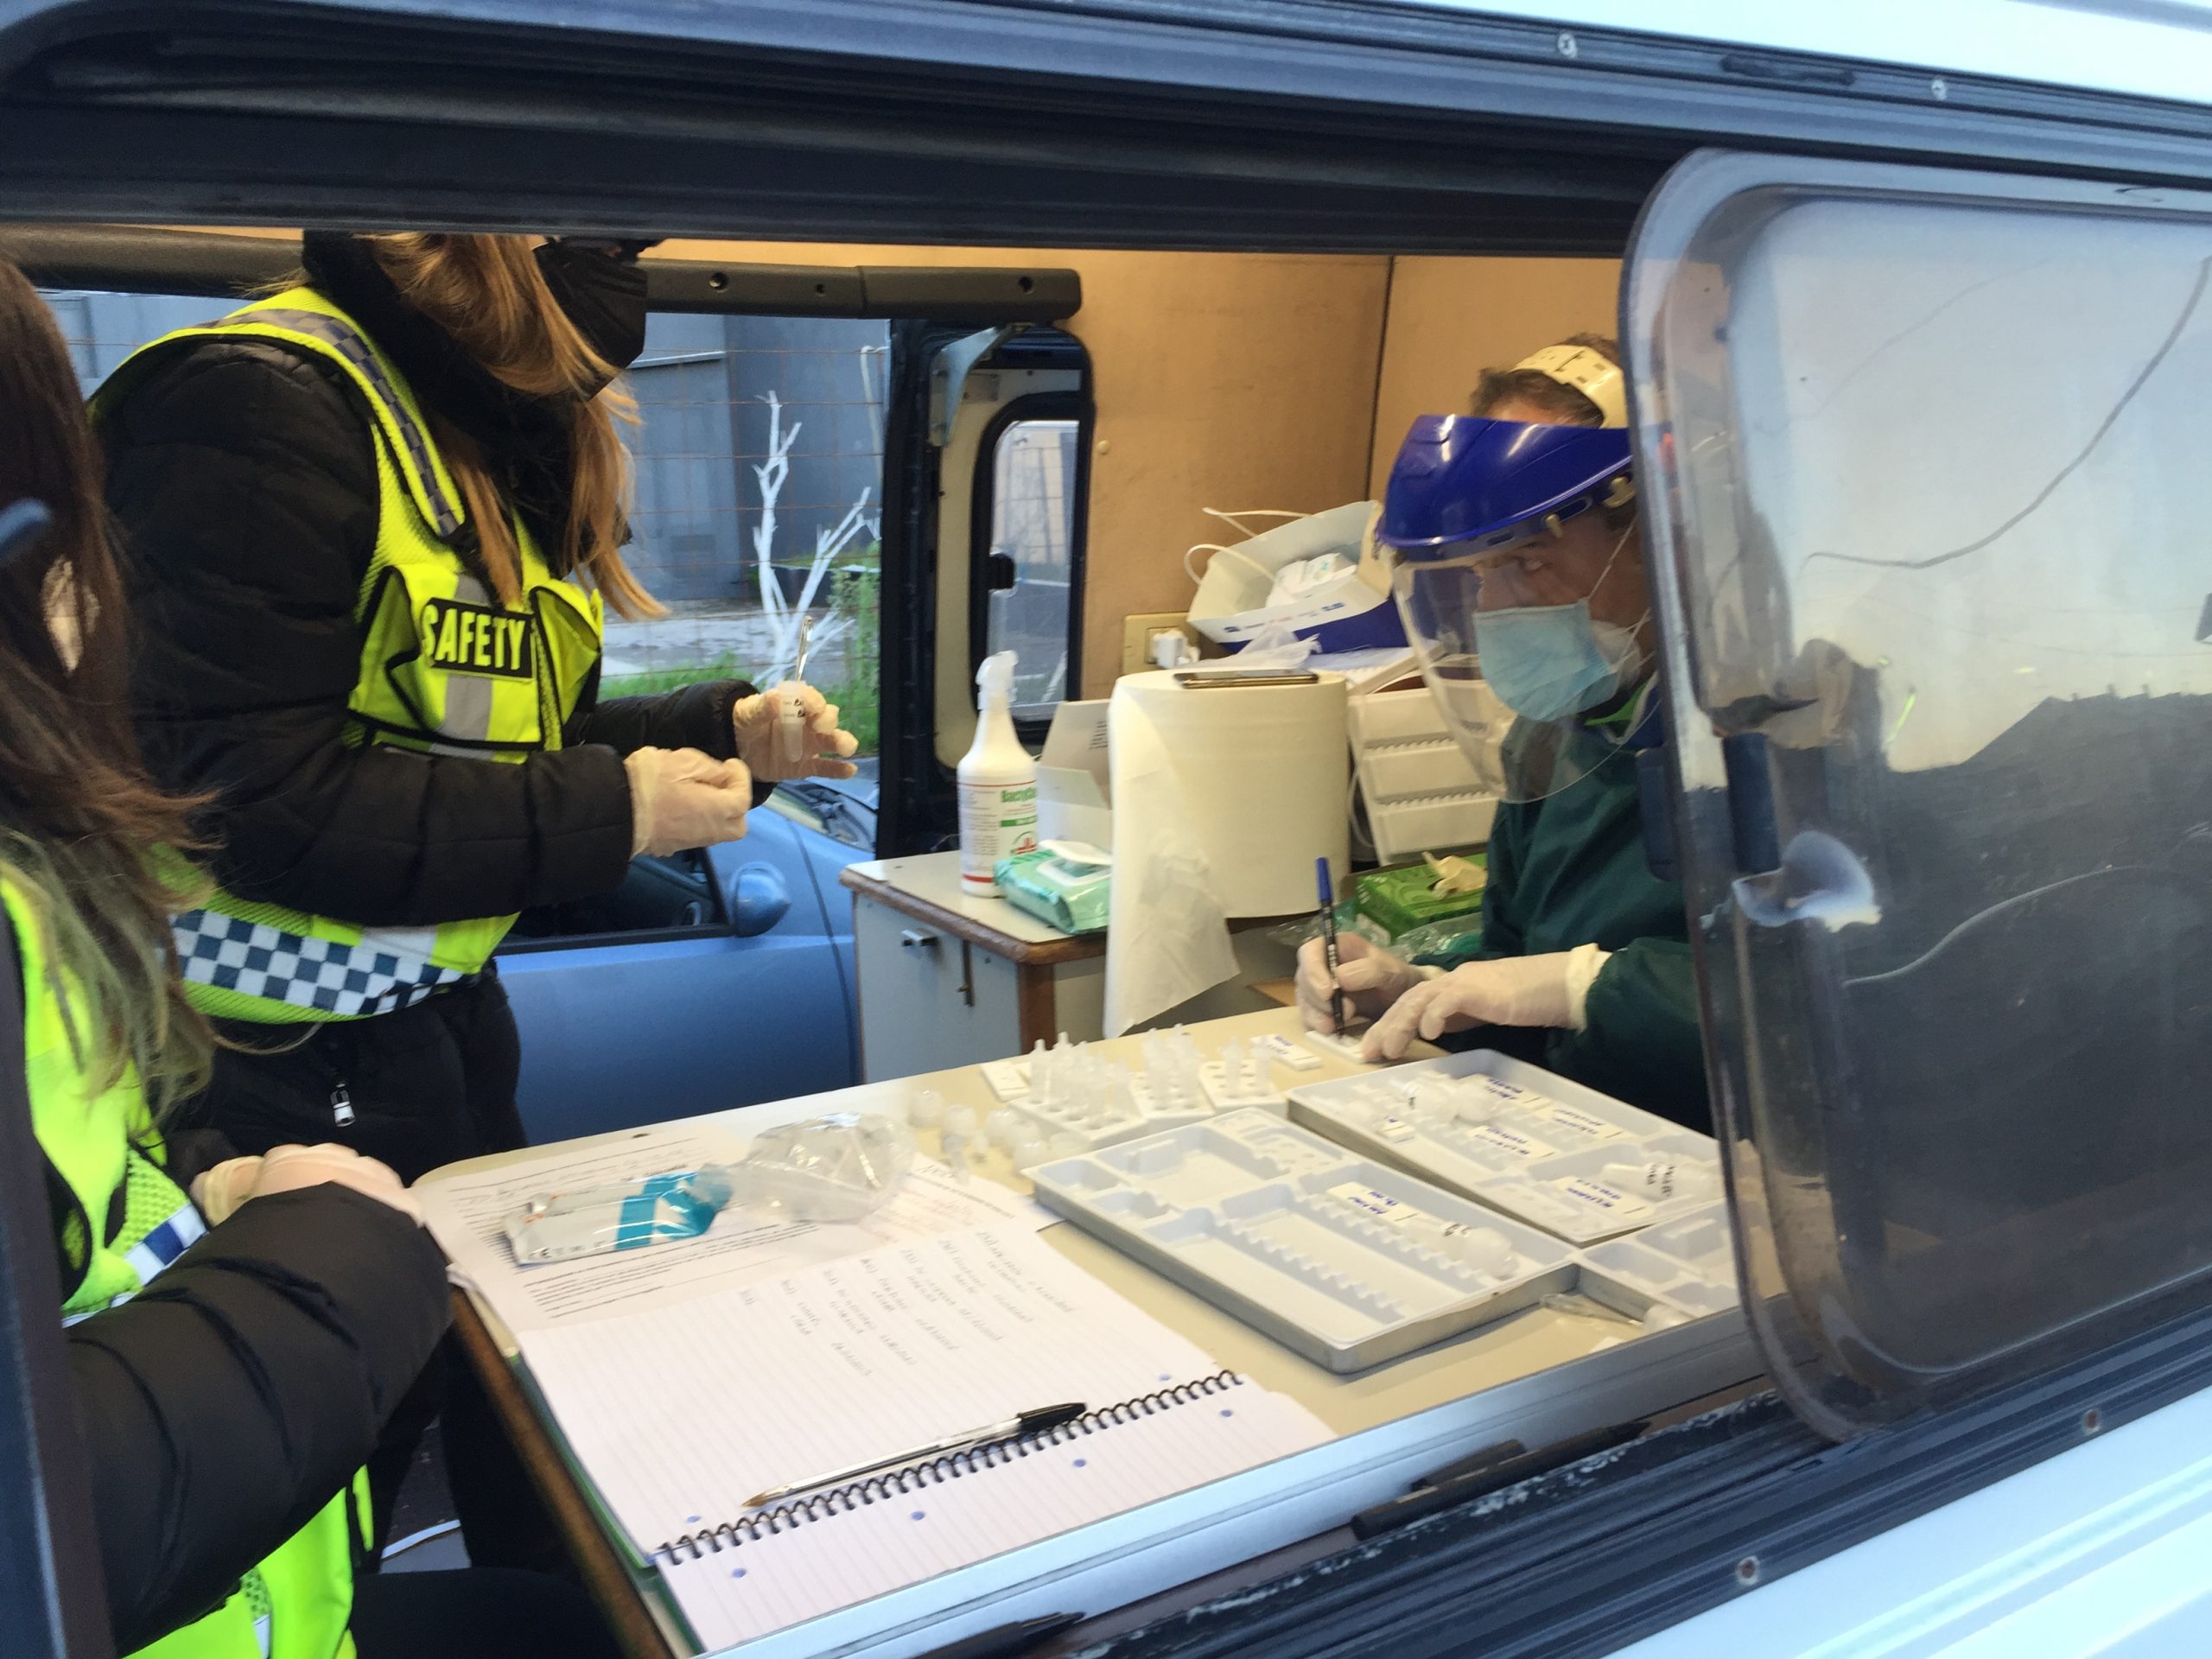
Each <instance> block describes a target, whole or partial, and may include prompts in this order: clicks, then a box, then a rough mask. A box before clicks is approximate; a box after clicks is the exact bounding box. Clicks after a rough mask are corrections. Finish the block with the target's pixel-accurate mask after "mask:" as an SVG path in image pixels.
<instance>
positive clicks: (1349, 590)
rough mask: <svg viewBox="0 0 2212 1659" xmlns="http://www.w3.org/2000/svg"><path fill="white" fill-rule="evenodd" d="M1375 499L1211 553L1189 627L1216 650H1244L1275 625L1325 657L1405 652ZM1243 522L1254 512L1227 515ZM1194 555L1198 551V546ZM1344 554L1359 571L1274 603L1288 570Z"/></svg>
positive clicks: (1313, 516)
mask: <svg viewBox="0 0 2212 1659" xmlns="http://www.w3.org/2000/svg"><path fill="white" fill-rule="evenodd" d="M1375 514H1376V505H1375V503H1374V502H1372V501H1353V502H1350V503H1347V504H1346V505H1344V506H1341V507H1332V508H1331V509H1330V510H1329V511H1328V512H1316V513H1311V514H1309V515H1307V516H1306V518H1294V519H1292V520H1291V521H1290V522H1289V523H1288V524H1278V525H1276V526H1275V527H1274V529H1272V530H1266V531H1261V532H1260V533H1259V534H1258V535H1256V536H1254V537H1251V538H1249V540H1246V541H1242V542H1239V543H1236V545H1235V546H1233V547H1217V548H1214V549H1212V550H1211V558H1210V559H1209V561H1208V563H1207V564H1206V569H1205V575H1204V576H1202V577H1201V578H1200V579H1199V582H1198V593H1197V594H1195V595H1193V596H1192V601H1191V609H1190V623H1191V626H1192V627H1194V628H1196V629H1197V630H1198V632H1200V633H1202V634H1204V635H1205V637H1206V638H1207V639H1211V640H1212V641H1213V642H1214V643H1215V644H1216V645H1226V646H1228V647H1229V649H1230V650H1231V651H1240V650H1242V649H1243V647H1244V646H1246V645H1249V644H1250V643H1251V642H1252V641H1253V640H1254V639H1256V638H1257V637H1258V636H1259V635H1260V634H1262V633H1264V632H1267V630H1268V629H1269V628H1274V627H1288V628H1289V629H1291V630H1292V632H1294V633H1296V634H1297V635H1298V636H1299V637H1300V638H1301V639H1312V640H1313V642H1314V644H1315V645H1316V646H1317V647H1318V648H1319V649H1320V650H1321V651H1324V652H1339V651H1366V650H1371V649H1373V648H1376V647H1377V646H1384V645H1395V646H1397V647H1399V648H1401V649H1402V648H1403V647H1404V645H1405V643H1406V630H1405V626H1404V624H1403V623H1402V622H1400V621H1399V620H1398V607H1397V601H1395V600H1394V599H1392V598H1391V597H1390V585H1389V579H1388V577H1387V576H1386V575H1384V574H1383V568H1382V565H1381V563H1379V562H1378V561H1377V560H1376V557H1375V554H1374V550H1373V546H1372V543H1370V541H1369V539H1368V533H1367V531H1368V526H1369V524H1371V523H1372V522H1373V521H1374V518H1375ZM1220 516H1221V517H1223V518H1228V519H1230V522H1231V523H1236V520H1237V518H1239V517H1251V516H1252V515H1250V514H1244V515H1234V514H1227V513H1224V514H1222V515H1220ZM1198 551H1199V549H1198V548H1193V549H1192V553H1197V552H1198ZM1324 553H1342V554H1344V555H1345V556H1348V557H1349V558H1351V559H1352V560H1353V561H1354V562H1355V563H1356V565H1357V568H1356V569H1351V570H1347V571H1345V572H1344V574H1343V575H1340V576H1338V577H1335V578H1334V579H1332V580H1331V581H1329V582H1324V583H1323V584H1322V585H1321V586H1320V587H1319V588H1315V589H1314V590H1313V592H1312V593H1310V594H1306V595H1305V596H1304V597H1302V598H1300V599H1296V600H1292V601H1288V602H1287V603H1284V604H1281V605H1270V604H1268V595H1269V594H1270V593H1271V592H1272V591H1273V589H1274V582H1275V575H1276V573H1277V572H1278V571H1280V570H1281V569H1282V568H1283V567H1284V566H1285V565H1290V564H1296V563H1300V561H1301V560H1305V559H1311V558H1317V557H1319V556H1321V555H1322V554H1324Z"/></svg>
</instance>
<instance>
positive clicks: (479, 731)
mask: <svg viewBox="0 0 2212 1659" xmlns="http://www.w3.org/2000/svg"><path fill="white" fill-rule="evenodd" d="M453 596H454V598H455V599H457V600H459V601H461V603H462V604H464V605H487V606H488V605H491V604H493V602H494V601H493V598H492V590H491V589H490V588H486V586H485V585H484V584H483V583H482V582H479V581H478V580H477V579H476V578H475V577H474V576H471V575H463V576H462V577H461V579H460V580H459V581H457V582H454V588H453ZM423 649H424V650H426V651H427V650H428V649H429V646H428V645H425V646H424V647H423ZM492 693H493V683H492V682H491V681H490V680H488V679H486V678H485V677H483V676H482V675H480V674H448V675H447V676H446V677H445V694H446V709H445V715H444V717H443V718H442V719H441V720H440V721H438V734H439V735H440V736H442V737H449V738H453V739H455V740H456V741H460V742H462V743H480V742H482V741H485V740H486V738H488V737H490V736H491V735H492ZM430 747H431V750H432V752H433V753H447V754H465V755H471V756H472V757H473V758H475V759H481V758H482V757H481V756H480V755H474V752H473V751H471V750H468V749H442V748H441V747H439V746H438V745H437V744H435V743H434V744H432V745H431V746H430Z"/></svg>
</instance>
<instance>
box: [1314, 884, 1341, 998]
mask: <svg viewBox="0 0 2212 1659" xmlns="http://www.w3.org/2000/svg"><path fill="white" fill-rule="evenodd" d="M1313 880H1314V884H1315V886H1316V887H1318V888H1319V891H1320V894H1321V960H1322V961H1323V962H1325V963H1327V964H1328V968H1329V1018H1330V1019H1332V1020H1334V1021H1335V1022H1336V1026H1335V1030H1336V1033H1337V1034H1338V1036H1340V1037H1341V1036H1342V1035H1343V1034H1344V987H1343V986H1342V985H1341V984H1339V983H1338V981H1337V969H1338V966H1339V963H1338V957H1337V893H1336V887H1335V885H1334V884H1333V883H1332V882H1331V880H1329V861H1328V860H1327V858H1325V857H1322V858H1317V859H1315V860H1314V861H1313Z"/></svg>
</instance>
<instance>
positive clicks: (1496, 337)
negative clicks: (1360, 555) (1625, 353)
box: [1368, 255, 1621, 500]
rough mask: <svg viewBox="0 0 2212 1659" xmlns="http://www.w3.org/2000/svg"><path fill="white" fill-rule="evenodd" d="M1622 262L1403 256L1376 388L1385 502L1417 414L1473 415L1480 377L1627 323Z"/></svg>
mask: <svg viewBox="0 0 2212 1659" xmlns="http://www.w3.org/2000/svg"><path fill="white" fill-rule="evenodd" d="M1620 274H1621V268H1620V262H1619V261H1618V260H1617V259H1498V258H1463V257H1451V256H1443V255H1438V256H1427V255H1422V256H1409V257H1403V258H1400V259H1398V260H1397V261H1395V266H1394V269H1393V270H1392V272H1391V277H1390V307H1389V316H1388V318H1387V319H1386V321H1385V322H1384V325H1383V352H1382V362H1383V369H1382V373H1381V375H1380V376H1379V377H1378V379H1377V384H1376V391H1375V451H1374V457H1373V461H1372V464H1371V465H1370V467H1369V469H1368V484H1369V489H1370V492H1371V493H1373V494H1374V496H1375V498H1376V499H1377V500H1380V499H1382V492H1383V485H1384V483H1385V482H1386V481H1387V480H1389V476H1390V463H1391V461H1393V460H1394V459H1395V457H1396V455H1397V453H1398V445H1399V444H1400V442H1402V441H1403V439H1404V437H1405V435H1406V428H1407V427H1408V426H1409V425H1411V424H1412V423H1413V419H1414V416H1416V415H1464V414H1465V413H1467V407H1468V405H1467V398H1468V394H1469V393H1470V392H1471V391H1473V390H1474V385H1475V377H1476V376H1477V375H1478V374H1479V373H1480V372H1482V371H1483V370H1484V369H1486V368H1503V367H1507V366H1509V365H1512V364H1514V363H1517V362H1519V361H1520V360H1521V359H1522V358H1524V357H1526V356H1527V355H1528V354H1529V353H1531V352H1533V351H1535V350H1537V349H1539V348H1540V347H1541V346H1549V345H1552V344H1554V342H1556V341H1559V340H1565V339H1566V338H1567V336H1568V335H1570V334H1614V333H1617V332H1618V327H1619V325H1618V321H1617V318H1618V315H1619V305H1620V300H1619V293H1620Z"/></svg>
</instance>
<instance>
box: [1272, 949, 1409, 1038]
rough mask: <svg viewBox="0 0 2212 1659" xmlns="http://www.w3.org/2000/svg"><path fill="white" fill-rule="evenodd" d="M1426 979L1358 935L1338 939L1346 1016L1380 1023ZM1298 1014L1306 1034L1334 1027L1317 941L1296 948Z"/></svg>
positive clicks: (1323, 955)
mask: <svg viewBox="0 0 2212 1659" xmlns="http://www.w3.org/2000/svg"><path fill="white" fill-rule="evenodd" d="M1425 977H1426V976H1425V975H1423V974H1422V972H1421V969H1418V968H1416V967H1414V965H1413V964H1412V963H1409V962H1402V961H1401V960H1399V958H1397V957H1394V956H1392V955H1391V954H1390V953H1389V951H1388V950H1383V948H1382V947H1381V946H1380V945H1376V944H1370V943H1369V942H1368V941H1367V940H1366V939H1365V938H1362V937H1361V936H1360V935H1358V934H1357V933H1339V934H1338V935H1337V983H1338V985H1340V986H1342V987H1343V988H1344V1009H1345V1012H1346V1013H1348V1014H1354V1015H1356V1016H1357V1017H1358V1018H1360V1019H1363V1020H1374V1019H1378V1018H1380V1017H1381V1015H1382V1013H1383V1010H1384V1009H1385V1008H1387V1007H1389V1006H1390V1005H1391V1004H1392V1003H1394V1002H1395V1001H1397V1000H1398V999H1399V998H1400V997H1402V996H1403V995H1405V994H1406V993H1407V992H1408V991H1409V990H1411V989H1412V988H1414V986H1416V985H1418V984H1420V983H1421V982H1422V980H1423V979H1424V978H1425ZM1298 1012H1299V1015H1300V1018H1301V1019H1303V1020H1305V1022H1306V1030H1308V1031H1334V1030H1335V1029H1336V1028H1337V1022H1336V1018H1335V1016H1334V1015H1333V1014H1331V1013H1330V1011H1329V963H1328V960H1327V956H1326V953H1325V951H1324V950H1323V948H1322V942H1321V941H1320V940H1319V939H1308V940H1306V943H1305V944H1301V945H1300V946H1299V947H1298Z"/></svg>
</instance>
